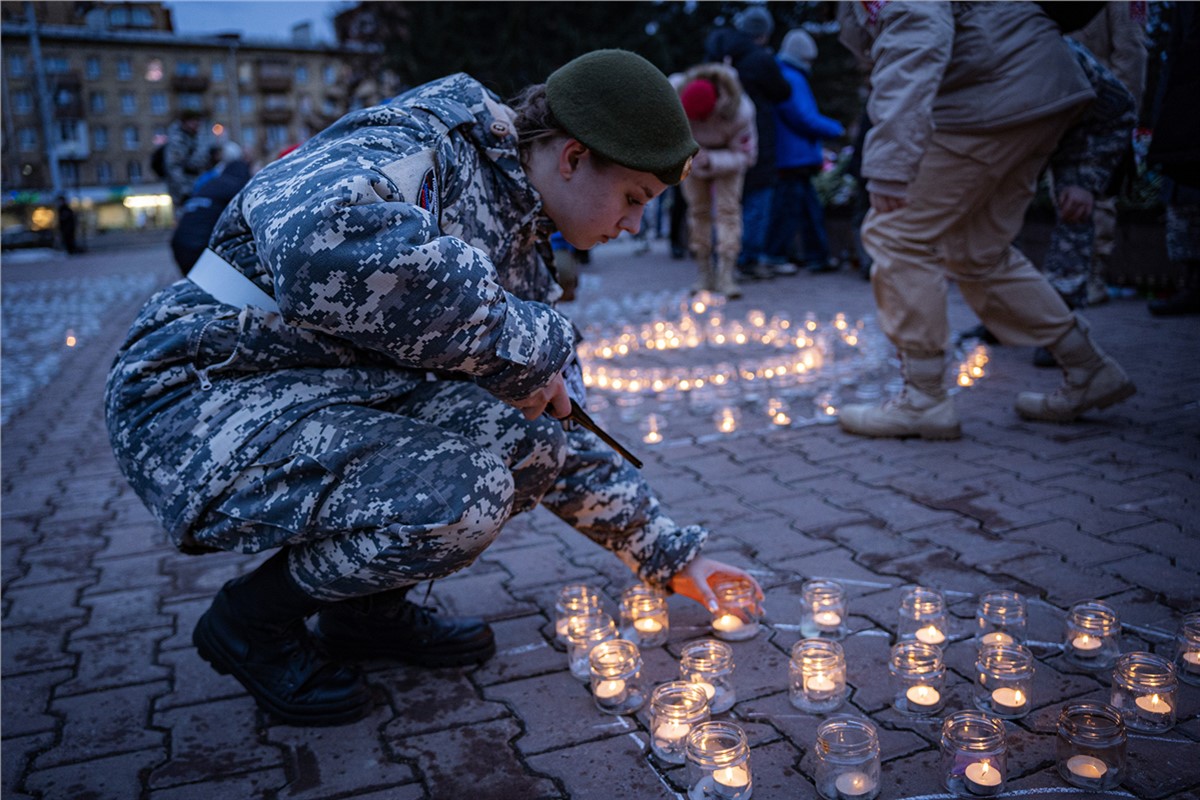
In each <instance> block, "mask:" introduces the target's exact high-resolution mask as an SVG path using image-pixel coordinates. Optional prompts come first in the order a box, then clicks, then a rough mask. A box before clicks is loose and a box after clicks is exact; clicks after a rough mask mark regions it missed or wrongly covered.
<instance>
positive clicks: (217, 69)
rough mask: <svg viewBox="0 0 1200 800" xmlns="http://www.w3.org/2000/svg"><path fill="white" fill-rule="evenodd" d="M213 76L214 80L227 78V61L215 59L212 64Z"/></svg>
mask: <svg viewBox="0 0 1200 800" xmlns="http://www.w3.org/2000/svg"><path fill="white" fill-rule="evenodd" d="M212 78H213V80H214V81H223V80H225V62H223V61H214V62H213V65H212Z"/></svg>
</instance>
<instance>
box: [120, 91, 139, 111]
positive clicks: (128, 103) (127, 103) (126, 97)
mask: <svg viewBox="0 0 1200 800" xmlns="http://www.w3.org/2000/svg"><path fill="white" fill-rule="evenodd" d="M121 113H122V114H136V113H137V95H136V94H134V93H133V92H121Z"/></svg>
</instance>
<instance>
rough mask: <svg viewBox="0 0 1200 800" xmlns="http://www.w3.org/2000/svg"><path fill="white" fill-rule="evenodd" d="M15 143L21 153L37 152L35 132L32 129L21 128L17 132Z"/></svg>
mask: <svg viewBox="0 0 1200 800" xmlns="http://www.w3.org/2000/svg"><path fill="white" fill-rule="evenodd" d="M17 142H18V143H19V145H20V147H21V150H22V152H26V153H28V152H32V151H34V150H37V146H38V137H37V131H36V130H35V129H33V128H21V129H20V130H19V131H17Z"/></svg>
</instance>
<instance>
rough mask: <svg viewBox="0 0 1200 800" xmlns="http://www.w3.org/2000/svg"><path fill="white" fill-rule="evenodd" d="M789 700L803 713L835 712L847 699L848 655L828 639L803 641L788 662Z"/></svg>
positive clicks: (799, 642)
mask: <svg viewBox="0 0 1200 800" xmlns="http://www.w3.org/2000/svg"><path fill="white" fill-rule="evenodd" d="M788 678H789V680H788V699H789V700H790V701H791V703H792V705H793V706H795V707H796V708H798V709H800V710H801V711H808V712H809V713H813V714H820V713H824V712H828V711H833V710H834V709H836V708H837V707H838V706H840V705H841V704H842V701H844V700H845V699H846V655H845V653H844V652H843V650H842V646H841V645H840V644H838V643H837V642H832V641H829V640H827V639H801V640H800V641H798V642H796V643H795V644H794V645H792V658H791V661H790V662H789V663H788Z"/></svg>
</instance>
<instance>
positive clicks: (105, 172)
mask: <svg viewBox="0 0 1200 800" xmlns="http://www.w3.org/2000/svg"><path fill="white" fill-rule="evenodd" d="M112 182H113V171H112V164H110V163H108V162H107V161H101V162H99V163H97V164H96V183H112Z"/></svg>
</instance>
